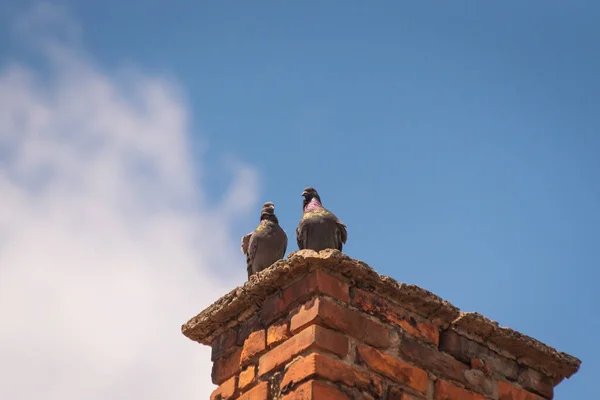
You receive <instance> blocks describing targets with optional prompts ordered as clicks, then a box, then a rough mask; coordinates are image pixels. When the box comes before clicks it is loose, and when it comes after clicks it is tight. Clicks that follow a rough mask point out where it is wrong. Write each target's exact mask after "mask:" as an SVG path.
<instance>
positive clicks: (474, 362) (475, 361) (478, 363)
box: [471, 358, 492, 376]
mask: <svg viewBox="0 0 600 400" xmlns="http://www.w3.org/2000/svg"><path fill="white" fill-rule="evenodd" d="M471 368H474V369H478V370H480V371H481V372H483V373H484V374H485V375H486V376H489V375H490V374H491V372H492V371H491V370H490V367H489V366H488V365H487V363H486V362H485V360H483V359H481V358H472V359H471Z"/></svg>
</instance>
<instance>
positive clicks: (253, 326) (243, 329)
mask: <svg viewBox="0 0 600 400" xmlns="http://www.w3.org/2000/svg"><path fill="white" fill-rule="evenodd" d="M261 329H263V324H262V322H261V320H260V316H259V315H258V314H255V315H253V316H252V317H250V318H249V319H248V320H247V321H244V322H243V323H242V324H240V326H239V328H238V334H237V341H236V344H237V345H238V346H243V345H244V342H245V341H246V339H247V338H248V336H250V334H252V332H256V331H259V330H261Z"/></svg>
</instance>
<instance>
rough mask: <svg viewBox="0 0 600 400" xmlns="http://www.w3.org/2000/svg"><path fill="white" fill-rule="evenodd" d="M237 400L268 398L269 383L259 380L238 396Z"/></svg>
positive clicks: (262, 399) (265, 399)
mask: <svg viewBox="0 0 600 400" xmlns="http://www.w3.org/2000/svg"><path fill="white" fill-rule="evenodd" d="M237 400H269V383H268V382H261V383H259V384H258V385H256V387H254V388H252V389H250V390H249V391H247V392H246V393H244V394H242V395H241V396H240V397H238V399H237Z"/></svg>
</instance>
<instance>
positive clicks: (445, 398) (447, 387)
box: [433, 379, 486, 400]
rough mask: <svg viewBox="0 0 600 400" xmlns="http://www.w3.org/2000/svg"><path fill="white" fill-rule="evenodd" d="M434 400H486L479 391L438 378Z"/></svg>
mask: <svg viewBox="0 0 600 400" xmlns="http://www.w3.org/2000/svg"><path fill="white" fill-rule="evenodd" d="M433 399H434V400H486V399H485V397H483V396H482V395H480V394H478V393H473V392H470V391H468V390H465V389H463V388H461V387H458V386H456V385H455V384H453V383H451V382H448V381H445V380H443V379H438V380H437V381H436V382H435V391H434V395H433Z"/></svg>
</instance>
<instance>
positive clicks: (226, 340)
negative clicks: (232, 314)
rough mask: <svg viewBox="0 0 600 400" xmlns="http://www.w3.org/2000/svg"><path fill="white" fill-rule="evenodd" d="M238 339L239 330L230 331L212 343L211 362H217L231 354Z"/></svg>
mask: <svg viewBox="0 0 600 400" xmlns="http://www.w3.org/2000/svg"><path fill="white" fill-rule="evenodd" d="M236 338H237V329H230V330H229V331H227V332H225V333H224V334H222V335H221V336H219V337H218V338H216V339H215V340H214V342H213V343H212V353H211V356H210V360H211V361H216V360H217V359H219V358H221V357H222V356H224V355H225V354H227V353H229V352H230V351H231V350H232V349H233V348H234V346H235V341H236Z"/></svg>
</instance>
